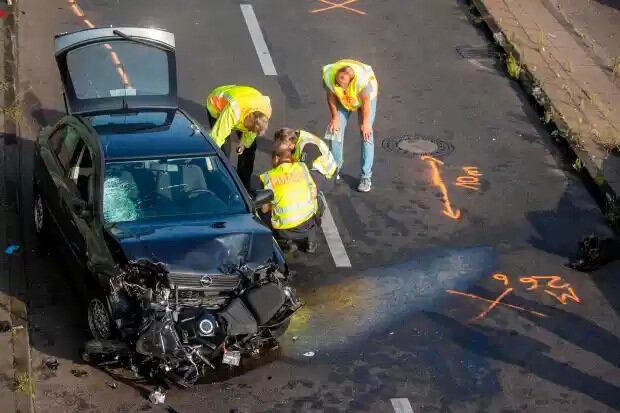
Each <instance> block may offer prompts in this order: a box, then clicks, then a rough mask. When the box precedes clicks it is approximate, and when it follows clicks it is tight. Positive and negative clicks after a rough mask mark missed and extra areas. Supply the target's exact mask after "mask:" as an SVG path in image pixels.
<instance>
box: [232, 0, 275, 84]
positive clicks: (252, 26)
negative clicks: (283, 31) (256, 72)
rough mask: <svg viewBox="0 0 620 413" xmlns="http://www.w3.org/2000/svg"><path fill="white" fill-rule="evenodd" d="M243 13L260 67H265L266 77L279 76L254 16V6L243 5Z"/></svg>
mask: <svg viewBox="0 0 620 413" xmlns="http://www.w3.org/2000/svg"><path fill="white" fill-rule="evenodd" d="M241 13H243V18H244V19H245V24H246V25H247V26H248V30H249V31H250V37H252V43H254V48H255V49H256V54H257V55H258V60H260V65H261V66H262V67H263V73H265V75H266V76H277V75H278V73H276V67H275V66H274V65H273V60H271V55H270V54H269V49H268V48H267V43H265V38H264V37H263V32H262V31H261V29H260V26H259V25H258V20H257V19H256V14H254V9H253V8H252V5H251V4H241Z"/></svg>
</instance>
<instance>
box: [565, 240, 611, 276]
mask: <svg viewBox="0 0 620 413" xmlns="http://www.w3.org/2000/svg"><path fill="white" fill-rule="evenodd" d="M618 259H620V241H618V240H615V239H612V238H599V237H598V236H596V235H588V236H587V237H585V238H584V239H583V240H581V241H579V256H578V257H577V259H575V260H573V261H570V262H569V263H568V264H567V266H568V267H570V268H572V269H574V270H577V271H583V272H590V271H595V270H597V269H599V268H601V267H602V266H603V265H605V264H608V263H610V262H612V261H616V260H618Z"/></svg>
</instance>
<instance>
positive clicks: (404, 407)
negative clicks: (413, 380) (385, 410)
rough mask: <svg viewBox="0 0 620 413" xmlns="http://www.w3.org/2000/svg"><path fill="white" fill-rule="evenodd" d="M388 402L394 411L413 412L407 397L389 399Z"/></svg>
mask: <svg viewBox="0 0 620 413" xmlns="http://www.w3.org/2000/svg"><path fill="white" fill-rule="evenodd" d="M390 402H392V407H393V408H394V411H395V412H396V413H413V408H412V407H411V403H409V399H390Z"/></svg>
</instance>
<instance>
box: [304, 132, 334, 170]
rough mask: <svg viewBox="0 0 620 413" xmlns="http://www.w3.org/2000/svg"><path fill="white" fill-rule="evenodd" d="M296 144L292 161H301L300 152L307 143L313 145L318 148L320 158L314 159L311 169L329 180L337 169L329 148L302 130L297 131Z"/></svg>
mask: <svg viewBox="0 0 620 413" xmlns="http://www.w3.org/2000/svg"><path fill="white" fill-rule="evenodd" d="M297 136H298V139H297V144H296V145H295V151H294V152H293V159H294V160H295V161H299V160H300V159H301V152H302V151H303V149H304V146H305V145H306V144H308V143H313V144H315V145H316V146H318V148H319V151H320V152H321V156H319V157H318V158H316V159H315V160H314V162H313V163H312V169H316V170H317V171H318V172H320V173H321V174H322V175H323V176H325V177H326V178H327V179H331V177H332V176H333V175H334V173H336V169H338V165H337V164H336V160H335V159H334V156H333V155H332V153H331V152H330V150H329V148H328V147H327V145H326V144H325V142H323V140H322V139H321V138H319V137H318V136H315V135H313V134H311V133H309V132H306V131H304V130H298V131H297Z"/></svg>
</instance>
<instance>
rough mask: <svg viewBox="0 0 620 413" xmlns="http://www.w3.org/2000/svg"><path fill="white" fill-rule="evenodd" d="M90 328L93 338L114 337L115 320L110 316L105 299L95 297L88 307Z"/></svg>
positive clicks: (107, 338) (104, 338) (106, 338)
mask: <svg viewBox="0 0 620 413" xmlns="http://www.w3.org/2000/svg"><path fill="white" fill-rule="evenodd" d="M87 315H88V328H89V330H90V334H91V335H92V336H93V338H95V339H97V340H109V339H111V338H113V337H114V320H112V317H111V316H110V312H109V311H108V306H107V305H106V301H105V299H102V298H99V297H93V298H91V299H90V301H89V302H88V308H87Z"/></svg>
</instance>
